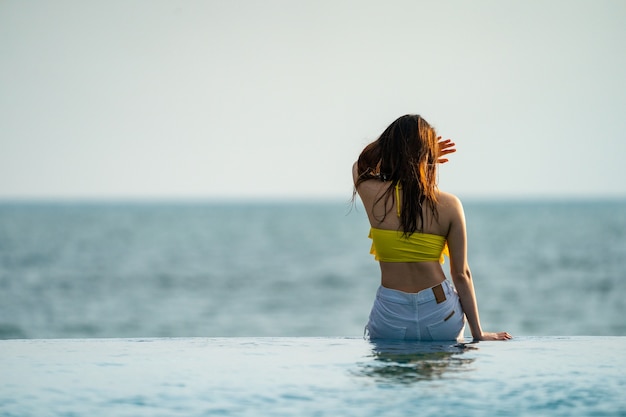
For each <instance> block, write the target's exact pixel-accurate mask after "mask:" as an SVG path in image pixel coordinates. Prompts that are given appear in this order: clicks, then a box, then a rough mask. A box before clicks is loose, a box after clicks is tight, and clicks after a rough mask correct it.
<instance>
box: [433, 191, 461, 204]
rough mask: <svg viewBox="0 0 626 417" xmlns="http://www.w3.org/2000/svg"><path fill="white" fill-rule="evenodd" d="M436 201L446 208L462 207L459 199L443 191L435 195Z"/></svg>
mask: <svg viewBox="0 0 626 417" xmlns="http://www.w3.org/2000/svg"><path fill="white" fill-rule="evenodd" d="M437 199H438V200H439V202H440V203H442V204H445V205H448V206H460V205H462V203H461V199H460V198H459V197H457V196H456V195H454V194H452V193H448V192H445V191H441V190H439V194H438V195H437Z"/></svg>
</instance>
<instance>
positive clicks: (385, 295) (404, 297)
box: [376, 280, 454, 305]
mask: <svg viewBox="0 0 626 417" xmlns="http://www.w3.org/2000/svg"><path fill="white" fill-rule="evenodd" d="M453 293H454V288H453V287H452V285H451V284H450V282H449V281H448V280H445V281H443V282H442V283H441V284H439V285H435V286H434V287H431V288H426V289H424V290H422V291H420V292H416V293H414V292H404V291H399V290H393V289H391V288H387V287H383V286H382V285H381V286H379V287H378V291H376V297H378V298H381V299H383V300H386V301H389V302H392V303H398V304H407V305H413V304H423V303H427V302H429V301H436V302H437V304H439V303H442V302H444V301H446V299H447V298H448V297H449V296H451V295H452V294H453Z"/></svg>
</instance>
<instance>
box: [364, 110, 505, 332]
mask: <svg viewBox="0 0 626 417" xmlns="http://www.w3.org/2000/svg"><path fill="white" fill-rule="evenodd" d="M454 151H455V149H454V143H452V142H451V141H450V140H449V139H448V140H445V141H440V138H439V137H437V135H436V133H435V130H434V129H433V128H432V127H431V126H430V125H429V124H428V123H427V122H426V120H424V119H423V118H421V117H420V116H418V115H406V116H402V117H400V118H399V119H397V120H396V121H394V122H393V123H392V124H391V125H390V126H389V127H388V128H387V129H386V130H385V131H384V132H383V133H382V135H381V136H380V137H379V138H378V140H376V141H375V142H372V143H370V144H369V145H367V146H366V147H365V149H364V150H363V152H361V155H360V156H359V159H358V161H357V162H356V163H355V164H354V166H353V168H352V175H353V179H354V185H355V191H356V192H358V194H359V196H360V197H361V200H362V201H363V204H364V207H365V210H366V212H367V217H368V219H369V222H370V225H371V229H370V238H371V239H372V249H371V253H372V254H373V255H374V256H375V259H376V260H377V261H379V262H380V270H381V285H380V287H379V288H378V291H377V293H376V299H375V301H374V305H373V307H372V311H371V313H370V317H369V321H368V324H367V326H366V330H367V331H368V333H369V337H370V338H371V339H406V340H427V341H428V340H459V339H460V338H462V337H463V328H464V326H465V318H467V322H468V323H469V327H470V330H471V332H472V336H473V338H474V340H506V339H510V338H511V335H510V334H509V333H507V332H499V333H490V332H485V331H483V329H482V327H481V325H480V319H479V317H478V305H477V302H476V296H475V294H474V285H473V283H472V275H471V272H470V269H469V266H468V263H467V238H466V231H465V215H464V213H463V207H462V205H461V202H460V201H459V199H458V198H457V197H455V196H454V195H452V194H449V193H445V192H443V191H440V190H439V189H438V188H437V183H436V182H437V162H446V161H447V159H444V158H442V156H444V155H446V154H448V153H451V152H454ZM444 253H447V254H448V253H449V258H450V275H451V278H452V281H453V283H454V287H453V286H452V285H451V284H450V282H449V281H448V280H446V277H445V275H444V272H443V269H442V266H441V263H443V254H444Z"/></svg>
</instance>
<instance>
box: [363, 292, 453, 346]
mask: <svg viewBox="0 0 626 417" xmlns="http://www.w3.org/2000/svg"><path fill="white" fill-rule="evenodd" d="M464 327H465V315H464V314H463V309H462V308H461V302H460V300H459V295H458V294H457V292H456V290H455V289H454V287H453V286H452V284H451V283H450V282H449V281H448V280H446V281H444V282H442V283H441V284H440V285H437V286H435V287H432V288H427V289H425V290H422V291H420V292H418V293H407V292H402V291H398V290H392V289H389V288H385V287H383V286H380V287H378V291H377V292H376V299H375V300H374V305H373V306H372V311H371V312H370V317H369V321H368V323H367V326H365V332H366V335H368V336H369V338H370V339H395V340H423V341H439V340H442V341H443V340H460V339H462V338H463V329H464Z"/></svg>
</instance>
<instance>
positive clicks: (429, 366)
mask: <svg viewBox="0 0 626 417" xmlns="http://www.w3.org/2000/svg"><path fill="white" fill-rule="evenodd" d="M625 349H626V337H624V336H595V337H587V336H578V337H554V336H553V337H525V336H520V337H517V338H515V339H513V340H511V341H507V342H481V343H477V344H455V345H452V344H445V343H435V342H430V343H419V342H385V343H377V344H374V343H372V342H369V341H366V340H363V338H309V337H296V338H262V337H261V338H259V337H254V338H249V337H241V338H238V337H229V338H163V339H156V338H145V339H120V338H116V339H94V338H91V339H34V340H33V339H21V340H1V341H0V369H1V370H2V372H0V416H3V417H18V416H19V417H31V416H32V417H47V416H133V417H134V416H151V417H154V416H168V417H171V416H185V417H190V416H302V417H308V416H311V417H313V416H316V417H320V416H333V417H334V416H360V417H370V416H371V417H374V416H375V417H379V416H407V417H408V416H415V415H419V416H437V417H441V416H459V415H462V416H472V417H473V416H476V417H483V416H507V417H511V416H564V417H572V416H581V417H583V416H584V417H588V416H616V417H620V416H625V415H626V397H624V395H623V392H624V386H625V385H626V374H625V373H624V372H623V370H624V367H625V366H626V356H625V355H624V350H625Z"/></svg>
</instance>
